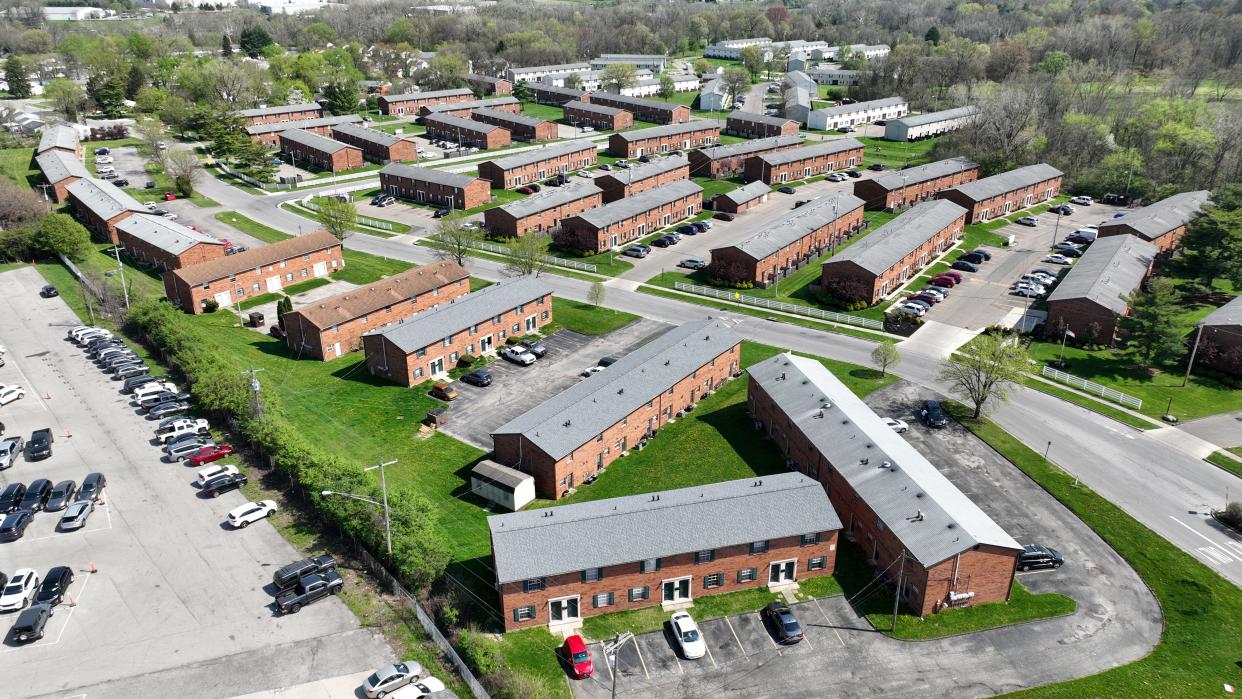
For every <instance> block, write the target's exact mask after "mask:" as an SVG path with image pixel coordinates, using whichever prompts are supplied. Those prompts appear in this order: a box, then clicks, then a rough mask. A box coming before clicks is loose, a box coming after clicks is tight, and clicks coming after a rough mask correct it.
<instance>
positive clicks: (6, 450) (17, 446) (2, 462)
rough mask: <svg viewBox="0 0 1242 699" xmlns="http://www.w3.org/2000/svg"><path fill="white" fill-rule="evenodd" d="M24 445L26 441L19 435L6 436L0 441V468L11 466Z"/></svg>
mask: <svg viewBox="0 0 1242 699" xmlns="http://www.w3.org/2000/svg"><path fill="white" fill-rule="evenodd" d="M25 446H26V442H25V440H23V439H22V438H21V437H6V438H5V439H4V441H2V442H0V469H3V468H11V467H12V466H13V464H14V463H15V462H16V461H17V455H18V454H20V453H22V448H23V447H25Z"/></svg>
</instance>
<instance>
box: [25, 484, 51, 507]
mask: <svg viewBox="0 0 1242 699" xmlns="http://www.w3.org/2000/svg"><path fill="white" fill-rule="evenodd" d="M51 495H52V482H51V481H49V480H48V479H46V478H38V479H35V480H34V481H31V483H30V485H28V486H26V495H25V496H24V497H23V498H22V502H21V504H20V505H18V506H17V509H19V510H26V511H28V512H38V511H40V510H42V509H43V506H44V505H46V504H47V499H48V498H49V497H51Z"/></svg>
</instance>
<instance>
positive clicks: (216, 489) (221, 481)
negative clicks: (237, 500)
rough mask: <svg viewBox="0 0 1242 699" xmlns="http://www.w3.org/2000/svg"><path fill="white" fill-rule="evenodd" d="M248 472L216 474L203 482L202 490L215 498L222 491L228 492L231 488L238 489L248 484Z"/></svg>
mask: <svg viewBox="0 0 1242 699" xmlns="http://www.w3.org/2000/svg"><path fill="white" fill-rule="evenodd" d="M246 480H247V479H246V474H244V473H229V474H225V475H223V476H216V477H215V478H212V479H211V480H209V481H207V482H206V483H204V484H203V489H202V492H203V494H204V495H206V496H207V497H209V498H214V497H216V496H217V495H219V494H220V493H227V492H228V491H230V490H237V489H238V488H240V487H242V486H243V485H246Z"/></svg>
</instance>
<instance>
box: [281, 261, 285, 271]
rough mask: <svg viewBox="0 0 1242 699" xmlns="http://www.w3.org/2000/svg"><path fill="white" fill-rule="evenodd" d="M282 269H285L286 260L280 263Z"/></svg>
mask: <svg viewBox="0 0 1242 699" xmlns="http://www.w3.org/2000/svg"><path fill="white" fill-rule="evenodd" d="M280 268H281V269H284V268H285V261H284V260H281V261H280Z"/></svg>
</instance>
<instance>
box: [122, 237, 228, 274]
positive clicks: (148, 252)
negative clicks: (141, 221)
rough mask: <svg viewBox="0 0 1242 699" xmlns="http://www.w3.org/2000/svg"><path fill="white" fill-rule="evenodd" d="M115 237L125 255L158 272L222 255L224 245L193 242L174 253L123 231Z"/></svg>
mask: <svg viewBox="0 0 1242 699" xmlns="http://www.w3.org/2000/svg"><path fill="white" fill-rule="evenodd" d="M117 237H118V238H119V242H120V243H121V244H122V245H124V246H125V255H126V256H127V257H129V258H130V259H133V260H137V261H138V262H140V263H142V264H144V265H150V266H151V267H154V268H155V269H156V270H158V271H160V272H166V271H168V270H170V269H181V268H182V267H191V266H193V265H197V264H200V263H203V262H208V261H210V260H215V259H219V258H221V257H224V246H223V245H218V244H215V243H195V244H194V245H191V246H190V247H189V248H188V249H187V250H185V251H184V252H182V253H181V254H179V255H174V254H173V253H171V252H168V251H167V250H164V249H163V248H159V247H156V246H154V245H152V244H150V243H148V242H147V241H145V240H143V239H141V238H138V237H135V236H132V235H130V234H129V233H126V232H125V231H117Z"/></svg>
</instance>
